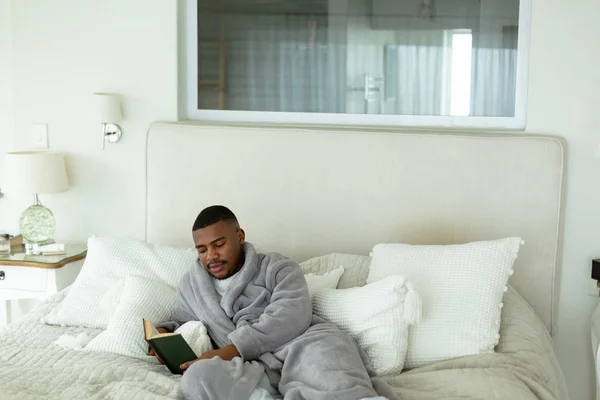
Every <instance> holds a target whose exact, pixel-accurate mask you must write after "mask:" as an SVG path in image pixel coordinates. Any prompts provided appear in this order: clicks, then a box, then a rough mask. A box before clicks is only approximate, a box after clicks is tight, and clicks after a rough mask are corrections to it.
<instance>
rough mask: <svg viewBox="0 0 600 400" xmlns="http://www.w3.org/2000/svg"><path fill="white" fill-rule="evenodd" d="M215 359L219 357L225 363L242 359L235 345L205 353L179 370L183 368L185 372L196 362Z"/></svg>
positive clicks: (184, 364)
mask: <svg viewBox="0 0 600 400" xmlns="http://www.w3.org/2000/svg"><path fill="white" fill-rule="evenodd" d="M214 357H219V358H220V359H221V360H223V361H231V360H233V359H234V358H236V357H241V354H240V352H239V351H238V349H237V347H235V345H233V344H230V345H229V346H227V347H223V348H222V349H219V350H211V351H207V352H204V353H202V355H201V356H200V357H198V358H197V359H195V360H192V361H188V362H186V363H183V364H181V365H180V366H179V368H181V369H182V370H183V371H185V370H186V369H188V368H189V367H190V366H191V365H192V364H193V363H195V362H196V361H200V360H210V359H211V358H214Z"/></svg>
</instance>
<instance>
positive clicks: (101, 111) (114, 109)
mask: <svg viewBox="0 0 600 400" xmlns="http://www.w3.org/2000/svg"><path fill="white" fill-rule="evenodd" d="M94 97H95V99H96V115H97V120H98V122H100V123H102V124H108V123H113V124H114V123H117V122H120V121H121V120H123V112H122V110H121V98H120V97H119V96H118V95H116V94H111V93H94Z"/></svg>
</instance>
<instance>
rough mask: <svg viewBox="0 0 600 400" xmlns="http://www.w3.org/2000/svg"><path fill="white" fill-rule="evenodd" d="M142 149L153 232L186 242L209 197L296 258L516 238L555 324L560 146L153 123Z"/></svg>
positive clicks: (538, 141) (531, 297) (531, 292)
mask: <svg viewBox="0 0 600 400" xmlns="http://www.w3.org/2000/svg"><path fill="white" fill-rule="evenodd" d="M147 145H148V148H147V229H146V234H147V240H149V241H150V242H153V243H157V244H164V245H172V246H191V245H192V239H191V226H192V223H193V220H194V219H195V217H196V215H197V214H198V213H199V212H200V211H201V210H202V209H203V208H204V207H206V206H209V205H213V204H223V205H226V206H228V207H230V208H231V209H232V210H233V211H234V213H236V214H237V216H238V219H239V220H240V223H241V224H242V226H243V228H244V229H245V231H246V236H247V239H248V240H249V241H251V242H253V243H254V244H255V245H257V246H258V247H260V248H262V249H267V250H271V251H277V252H280V253H283V254H285V255H287V256H289V257H292V258H294V259H296V260H297V261H299V262H301V261H303V260H305V259H307V258H309V257H313V256H317V255H323V254H327V253H332V252H343V253H353V254H368V253H369V251H370V250H371V248H372V247H373V245H375V244H376V243H379V242H403V243H411V244H449V243H463V242H469V241H475V240H485V239H495V238H501V237H506V236H513V235H514V236H521V237H522V238H523V239H524V240H525V245H524V246H523V247H522V248H521V251H520V254H519V258H518V259H517V261H516V266H515V274H514V275H513V276H512V277H511V281H510V282H511V284H512V285H513V286H514V287H515V288H516V289H517V290H518V291H519V292H520V293H521V294H522V295H523V296H524V297H525V298H526V299H527V300H528V301H529V303H530V304H531V305H532V306H533V307H534V308H535V310H536V311H537V312H538V314H539V315H540V317H541V318H542V320H543V321H544V323H545V324H546V326H547V327H548V328H549V329H551V327H552V325H553V314H554V297H555V296H554V293H555V276H556V275H557V268H558V266H557V253H558V249H559V237H560V211H561V184H562V173H563V146H562V144H561V142H560V141H559V140H557V139H555V138H550V137H541V136H526V137H525V136H519V135H517V134H509V133H507V134H503V135H494V134H477V135H469V134H466V133H463V134H461V133H455V134H433V133H423V132H420V133H398V132H367V131H364V132H356V131H344V130H331V129H323V130H317V129H315V130H308V129H301V128H291V127H290V128H283V127H282V128H274V127H270V128H267V127H242V126H207V125H200V124H191V123H189V124H187V123H186V124H181V123H156V124H153V125H152V126H151V128H150V131H149V136H148V144H147Z"/></svg>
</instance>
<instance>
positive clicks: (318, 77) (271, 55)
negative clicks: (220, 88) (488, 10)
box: [226, 14, 517, 116]
mask: <svg viewBox="0 0 600 400" xmlns="http://www.w3.org/2000/svg"><path fill="white" fill-rule="evenodd" d="M319 18H321V19H319ZM355 19H356V21H352V20H351V19H350V18H349V19H347V20H344V21H345V22H343V23H342V22H340V23H339V24H338V26H335V27H334V26H332V25H331V20H329V21H328V20H327V17H326V16H322V17H308V16H289V15H288V16H283V15H248V14H245V15H240V16H237V17H236V16H231V17H229V20H228V22H227V25H228V26H229V27H230V28H229V31H228V42H227V43H228V44H227V83H226V86H227V109H230V110H247V111H285V112H309V113H310V112H318V113H346V112H348V113H365V112H368V113H385V114H396V115H442V113H443V112H444V113H448V112H449V110H448V107H447V104H446V103H447V102H448V91H449V88H450V86H449V80H450V79H451V77H450V74H449V71H451V69H449V68H448V62H449V59H448V54H449V53H448V44H447V43H448V41H447V32H446V31H444V30H430V31H427V30H418V29H413V30H406V31H396V32H394V31H387V32H382V31H377V30H373V29H371V27H370V26H369V25H365V24H363V23H362V22H361V21H362V19H364V18H362V19H357V18H355ZM315 21H316V29H311V26H313V24H314V22H315ZM357 21H358V22H357ZM349 22H352V24H353V25H352V26H350V25H345V24H347V23H349ZM359 22H360V23H359ZM328 23H329V24H328ZM361 24H362V25H361ZM363 25H364V26H363ZM515 35H516V33H515ZM509 39H511V38H509ZM495 40H498V35H497V34H496V36H495ZM502 40H505V41H506V37H504V38H503V39H502V36H500V42H502ZM511 40H512V39H511ZM515 43H516V38H515ZM516 61H517V50H516V44H515V46H514V48H513V47H512V46H507V45H506V44H502V43H501V44H500V45H490V43H489V42H488V43H486V40H483V38H482V37H481V35H479V34H476V33H474V35H473V51H472V60H471V62H472V79H471V89H470V90H471V110H470V115H471V116H512V115H514V108H515V89H516V65H517V64H516ZM365 75H367V76H370V77H373V78H378V79H380V80H378V83H377V85H379V87H378V88H376V90H374V93H373V98H371V103H369V102H366V101H365V90H364V83H365V82H364V77H365ZM466 90H467V92H468V90H469V89H468V88H467V89H466Z"/></svg>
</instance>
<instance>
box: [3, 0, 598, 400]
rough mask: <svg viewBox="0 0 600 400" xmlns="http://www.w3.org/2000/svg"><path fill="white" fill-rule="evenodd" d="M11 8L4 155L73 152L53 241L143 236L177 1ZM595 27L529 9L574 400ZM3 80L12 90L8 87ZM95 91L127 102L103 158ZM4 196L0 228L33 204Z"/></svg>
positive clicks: (559, 7)
mask: <svg viewBox="0 0 600 400" xmlns="http://www.w3.org/2000/svg"><path fill="white" fill-rule="evenodd" d="M9 3H10V5H11V11H10V22H11V23H12V29H11V33H12V39H11V43H12V48H13V54H12V56H11V55H10V51H9V48H10V44H11V43H9V44H8V45H7V43H6V40H5V36H4V34H5V33H6V31H7V29H6V26H5V25H4V24H3V22H6V21H7V19H6V15H2V16H0V60H2V62H0V64H1V65H0V85H6V82H7V81H8V82H9V83H10V82H11V81H12V86H13V87H12V92H14V96H13V97H12V100H11V99H10V98H9V97H7V95H6V91H5V90H0V107H1V111H0V115H9V119H10V118H11V117H10V114H9V113H7V111H6V109H7V104H9V106H8V109H12V110H13V112H12V115H13V117H14V122H15V127H16V130H15V133H14V135H13V136H12V138H11V132H10V128H9V129H8V130H4V129H0V135H1V136H0V143H2V144H1V145H0V146H3V145H4V143H10V141H11V140H13V138H14V141H15V146H14V147H16V148H24V147H27V144H28V126H29V124H31V123H36V122H45V123H48V124H49V130H50V142H51V147H52V148H53V149H63V150H66V151H69V152H70V153H71V157H70V159H71V163H70V172H71V174H72V179H73V189H72V190H71V191H69V192H67V193H65V194H63V195H56V196H48V197H47V203H48V204H49V205H50V206H51V208H53V209H54V211H55V213H56V216H57V219H58V237H59V238H61V239H65V240H84V239H85V238H86V237H87V236H88V235H90V234H92V233H95V234H120V235H124V236H133V237H143V233H144V223H143V221H144V208H143V205H144V203H143V199H144V137H145V131H146V129H147V127H148V124H149V123H150V122H151V121H155V120H163V119H168V120H172V119H175V118H176V117H177V104H176V103H177V93H176V90H177V77H176V74H177V61H176V60H177V54H176V50H177V39H176V33H177V30H176V7H175V3H176V2H175V1H174V0H104V1H93V0H54V1H52V2H47V1H41V0H37V1H36V0H12V1H9V0H0V13H3V14H6V10H7V4H9ZM92 4H93V5H94V7H95V8H94V9H92V8H91V7H90V5H92ZM88 7H89V8H88ZM92 10H93V11H92ZM598 15H600V3H599V2H597V1H596V0H573V1H569V2H566V1H562V0H546V1H544V2H535V4H534V8H533V19H532V24H533V25H532V30H533V31H532V45H531V60H530V81H529V84H530V85H529V86H530V87H529V89H530V90H529V101H528V123H527V131H529V132H532V133H543V134H552V135H559V136H562V137H564V138H565V139H566V141H567V146H568V149H567V152H568V160H567V175H566V199H565V200H566V201H565V213H564V246H563V254H562V273H561V275H560V277H559V278H560V281H561V286H560V293H559V296H560V305H559V309H558V329H557V333H556V336H555V343H556V351H557V354H558V356H559V359H560V361H561V364H562V366H563V369H564V372H565V375H566V377H567V380H568V384H569V389H570V392H571V398H572V399H573V400H580V399H584V400H589V399H592V398H593V393H594V389H593V388H594V386H593V365H592V358H591V351H590V339H589V316H590V314H591V311H592V309H593V307H595V306H596V304H598V299H597V298H593V297H589V296H588V295H587V287H588V277H589V273H590V272H589V271H590V260H591V259H592V258H594V257H598V256H599V255H600V243H599V241H598V239H597V238H596V237H597V233H596V232H597V230H598V227H600V213H598V212H597V210H596V206H597V199H598V198H600V185H598V184H597V182H598V177H599V176H600V159H599V158H598V157H599V156H600V149H599V145H600V134H599V132H600V114H599V113H598V112H597V111H598V110H597V107H598V106H600V104H599V101H598V100H597V99H598V96H597V88H598V87H600V69H599V68H597V65H598V64H599V63H600V49H599V48H598V46H597V43H596V38H597V37H598V36H599V35H600V25H598V24H597V16H598ZM5 60H9V61H11V64H12V65H11V66H9V67H8V68H7V67H6V65H4V64H5ZM11 69H12V71H14V73H13V79H10V78H7V75H5V74H9V75H8V76H10V72H9V71H10V70H11ZM7 71H8V72H7ZM3 74H4V76H2V75H3ZM0 89H4V87H3V86H0ZM96 91H114V92H118V93H121V94H123V95H124V97H125V113H126V115H127V119H126V120H125V121H124V122H123V123H122V127H123V129H124V137H123V141H122V142H121V143H119V144H118V145H116V146H108V147H107V150H106V151H104V152H101V151H100V148H99V147H100V136H99V131H98V126H96V125H95V124H94V123H93V122H91V119H90V118H89V116H88V114H89V111H90V104H89V99H90V95H91V93H93V92H96ZM11 103H12V106H10V104H11ZM2 113H4V114H2ZM5 124H6V123H5ZM9 126H10V123H9ZM0 149H1V147H0ZM190 184H193V181H190ZM9 197H10V198H9V199H8V201H1V202H0V212H1V213H2V214H0V217H1V216H2V215H10V217H11V219H10V221H9V220H6V219H5V218H2V220H0V222H1V223H2V224H3V225H4V224H14V221H15V220H16V216H17V215H18V213H19V211H20V210H21V209H22V208H23V207H24V206H25V205H26V203H27V202H28V201H29V199H28V198H14V197H13V196H9ZM175 201H176V199H175ZM165 211H166V212H168V210H165Z"/></svg>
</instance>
